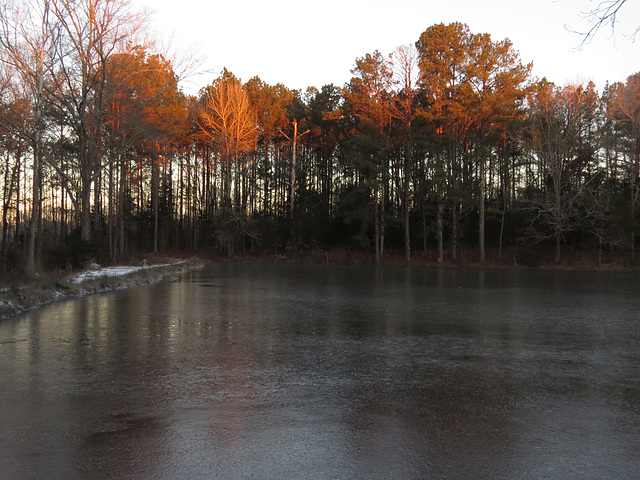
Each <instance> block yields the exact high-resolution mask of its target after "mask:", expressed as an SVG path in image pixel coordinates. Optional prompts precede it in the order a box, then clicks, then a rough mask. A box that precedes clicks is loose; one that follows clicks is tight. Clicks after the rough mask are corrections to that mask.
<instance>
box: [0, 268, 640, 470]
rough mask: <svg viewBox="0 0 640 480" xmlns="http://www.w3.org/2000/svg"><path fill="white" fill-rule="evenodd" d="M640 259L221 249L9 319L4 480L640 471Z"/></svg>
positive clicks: (0, 357)
mask: <svg viewBox="0 0 640 480" xmlns="http://www.w3.org/2000/svg"><path fill="white" fill-rule="evenodd" d="M639 287H640V276H638V274H636V273H609V272H606V273H605V272H594V273H582V272H581V273H577V272H542V271H507V270H504V271H502V270H473V269H423V268H384V269H376V268H374V267H334V266H330V267H324V266H300V265H238V264H224V265H214V266H211V267H207V268H205V269H203V270H200V271H193V272H189V273H186V274H182V275H181V276H180V277H174V278H172V279H167V280H166V281H163V282H161V283H159V284H156V285H151V286H146V287H140V288H134V289H129V290H122V291H117V292H110V293H106V294H99V295H93V296H88V297H83V298H77V299H72V300H66V301H63V302H60V303H56V304H52V305H48V306H46V307H44V308H42V309H40V310H38V311H34V312H29V313H26V314H23V315H21V316H18V317H15V318H12V319H8V320H3V321H1V322H0V479H29V478H42V479H45V478H46V479H58V478H59V479H67V478H87V479H88V478H92V479H93V478H119V479H120V478H136V479H137V478H150V479H151V478H153V479H174V478H188V479H200V478H202V479H205V478H206V479H208V478H215V479H227V478H228V479H248V478H252V479H254V478H255V479H283V478H292V479H307V478H308V479H316V478H317V479H462V478H477V479H538V478H549V479H603V478H615V479H636V478H638V475H639V473H638V472H640V295H639V293H640V289H639Z"/></svg>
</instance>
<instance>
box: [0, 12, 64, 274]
mask: <svg viewBox="0 0 640 480" xmlns="http://www.w3.org/2000/svg"><path fill="white" fill-rule="evenodd" d="M58 39H59V35H58V31H57V29H56V28H55V27H54V24H53V22H52V20H51V4H50V1H49V0H32V1H29V2H26V3H25V2H20V3H18V2H13V1H7V2H5V3H3V4H2V15H0V46H1V47H2V49H3V53H4V54H3V55H1V56H0V59H1V61H2V62H3V63H4V64H5V65H6V66H7V67H8V68H9V69H10V71H12V72H13V73H14V75H15V77H14V82H13V87H14V97H15V96H16V95H20V96H23V97H24V98H26V99H27V101H28V102H29V104H30V107H31V108H30V110H31V112H30V116H31V121H30V122H28V123H27V124H26V125H24V124H23V125H15V124H13V125H11V126H12V127H13V129H14V131H15V132H16V133H17V134H18V135H19V136H20V137H22V138H23V139H24V140H26V141H27V142H28V143H29V144H30V146H31V153H32V155H33V175H32V178H33V182H32V192H31V193H32V208H31V218H30V221H29V231H28V236H27V251H26V262H25V273H26V275H27V276H28V277H31V276H33V275H34V274H35V270H36V258H35V244H36V230H37V227H38V219H39V218H40V209H41V203H42V198H41V192H40V184H41V174H42V163H43V155H44V148H43V137H44V133H45V129H46V125H45V121H44V116H45V104H46V102H47V98H46V92H45V86H46V82H47V72H48V71H50V69H51V68H52V65H53V64H54V63H55V62H56V55H57V54H56V51H55V48H56V46H57V42H58ZM18 91H21V94H18V93H17V92H18Z"/></svg>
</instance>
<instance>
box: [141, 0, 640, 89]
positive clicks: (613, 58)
mask: <svg viewBox="0 0 640 480" xmlns="http://www.w3.org/2000/svg"><path fill="white" fill-rule="evenodd" d="M134 1H138V2H141V3H140V5H148V8H149V9H150V10H151V11H152V12H154V13H153V15H152V27H154V28H155V29H156V31H157V35H158V36H159V37H163V38H168V37H172V38H173V40H172V43H173V44H174V45H175V46H176V47H179V48H191V47H195V48H197V49H198V50H199V52H200V55H202V57H203V58H204V59H205V60H204V65H205V68H207V69H208V70H209V72H208V73H206V74H204V75H201V76H199V77H196V78H194V79H193V80H192V82H191V83H190V84H185V85H184V89H185V91H187V92H188V93H195V92H197V90H198V89H199V88H200V87H202V86H205V85H207V84H209V83H211V82H212V81H213V79H214V78H216V77H217V76H218V74H219V73H220V71H221V70H222V69H223V67H226V68H227V69H228V70H230V71H231V72H233V73H234V74H235V75H236V76H237V77H239V78H240V79H241V80H242V81H243V82H244V81H247V80H249V79H250V78H251V77H253V76H256V75H257V76H259V77H260V78H261V79H262V80H263V81H264V82H266V83H269V84H276V83H282V84H284V85H285V86H286V87H288V88H291V89H300V90H305V89H306V88H307V87H310V86H315V87H318V88H319V87H322V86H323V85H325V84H329V83H333V84H335V85H337V86H339V87H341V86H343V85H344V84H345V83H346V82H348V81H349V79H350V78H351V69H352V68H353V65H354V63H355V60H356V58H358V57H362V56H364V55H366V54H367V53H371V52H373V51H374V50H379V51H380V52H381V53H382V54H383V55H385V56H387V55H388V54H389V53H391V52H392V51H393V50H394V49H395V48H396V47H398V46H400V45H404V44H409V43H415V41H416V40H418V38H419V37H420V34H421V33H422V32H423V31H425V30H426V29H427V28H428V27H429V26H431V25H433V24H436V23H445V24H448V23H451V22H456V21H457V22H461V23H466V24H467V25H468V26H469V29H470V31H471V33H489V34H491V37H492V39H493V40H494V41H497V40H502V39H504V38H509V39H510V40H511V41H512V43H513V45H514V48H515V49H516V50H518V51H519V52H520V58H521V60H522V62H523V63H528V62H530V61H532V62H533V65H534V66H533V74H534V75H535V76H536V77H538V78H542V77H543V76H546V77H547V78H548V79H549V80H551V81H553V82H555V83H557V84H559V85H565V84H567V83H575V82H586V81H589V80H592V81H594V82H595V83H596V85H597V87H598V88H599V89H602V87H603V86H604V85H605V82H606V81H607V80H608V81H609V82H610V83H613V82H616V81H624V80H625V79H626V78H627V76H629V75H631V74H633V73H636V72H638V71H640V34H639V35H638V38H637V39H636V41H635V42H633V41H632V40H630V39H629V38H627V35H628V34H630V33H633V31H634V30H635V29H636V28H637V26H638V25H640V2H639V1H637V0H628V2H627V4H625V5H624V7H623V10H622V11H621V14H620V17H619V19H618V20H619V23H618V25H617V26H616V35H615V38H612V37H611V30H610V28H606V29H603V30H602V31H601V32H600V33H599V34H598V36H597V38H595V39H594V40H593V41H592V42H591V43H590V44H587V45H585V46H584V47H583V48H582V50H580V51H576V48H577V47H578V46H579V45H580V42H581V40H582V38H581V37H580V36H579V35H577V34H575V33H571V32H570V31H568V29H567V26H570V27H572V28H573V29H575V30H578V31H586V30H588V28H589V23H588V22H587V21H586V20H584V19H583V16H582V15H581V13H582V12H586V11H588V10H590V9H593V8H595V7H596V6H597V4H598V3H599V1H600V0H442V1H432V0H421V1H419V0H393V1H379V0H316V1H307V2H304V1H301V0H298V1H293V0H271V1H264V0H263V1H259V0H244V1H242V0H228V1H226V2H222V1H217V0H209V1H207V0H134Z"/></svg>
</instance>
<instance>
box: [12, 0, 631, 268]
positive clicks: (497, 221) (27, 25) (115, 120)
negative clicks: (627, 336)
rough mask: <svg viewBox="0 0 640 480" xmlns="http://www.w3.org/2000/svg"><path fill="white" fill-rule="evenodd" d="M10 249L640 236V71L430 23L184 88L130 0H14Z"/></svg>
mask: <svg viewBox="0 0 640 480" xmlns="http://www.w3.org/2000/svg"><path fill="white" fill-rule="evenodd" d="M1 7H2V12H1V23H0V46H1V51H0V58H1V63H0V65H1V70H0V154H1V161H0V189H1V191H2V198H1V205H2V210H1V215H2V225H1V232H2V233H1V238H0V259H1V262H2V265H1V266H0V268H2V269H4V270H5V271H24V272H26V273H27V274H28V275H33V274H34V272H36V271H37V270H38V269H42V268H44V269H52V268H72V267H78V266H80V265H82V263H83V262H86V261H88V259H90V258H94V259H96V260H98V261H100V262H105V263H116V262H118V261H122V260H123V259H128V258H129V257H131V256H132V255H135V254H137V253H140V252H166V251H187V250H188V251H195V250H201V249H210V250H213V251H217V252H221V253H224V254H227V255H234V254H236V253H238V252H247V251H265V250H266V251H289V252H295V251H300V250H303V249H311V248H331V247H347V248H350V249H360V250H364V251H369V252H371V253H372V255H374V256H375V259H376V261H378V262H381V261H383V259H384V256H385V253H387V254H388V252H389V250H393V251H402V252H404V256H405V258H406V259H407V260H410V259H411V257H412V255H413V256H415V255H431V256H432V257H433V258H434V259H435V258H437V259H438V260H439V261H444V260H447V259H451V260H456V259H458V258H459V256H460V252H461V251H462V248H465V251H469V249H473V250H474V251H476V252H477V257H476V258H477V260H478V261H480V262H483V261H485V260H486V258H487V246H489V247H491V252H492V253H493V252H496V253H495V255H497V258H496V259H495V260H501V261H507V260H510V259H508V258H506V253H503V252H506V248H507V247H511V246H514V245H523V246H527V245H529V246H532V245H536V244H542V245H549V246H550V247H552V248H553V250H552V251H553V252H555V253H554V260H555V261H556V262H560V261H561V258H562V257H561V255H562V251H563V249H566V248H567V247H568V246H570V247H571V248H586V249H591V250H592V251H597V252H606V251H610V250H616V251H620V252H626V253H627V254H628V259H629V262H630V263H631V264H633V263H634V262H635V252H636V248H637V240H636V232H637V231H638V226H639V220H640V218H639V212H638V210H639V208H638V206H639V205H638V202H639V189H640V179H639V174H640V171H639V169H640V148H639V146H640V143H639V141H638V136H639V134H640V128H639V126H640V75H638V74H636V75H633V76H631V77H629V78H628V79H627V80H626V82H624V83H622V82H621V83H615V84H613V85H607V86H606V88H605V89H604V91H603V92H602V93H601V94H599V92H597V91H596V88H595V86H594V85H593V84H592V83H589V84H586V85H567V86H562V87H561V86H558V85H555V84H553V83H550V82H548V81H546V80H545V79H542V80H537V79H533V78H532V77H531V75H530V72H531V64H523V63H522V62H521V60H520V58H519V55H518V52H517V51H516V50H515V49H514V47H513V45H512V44H511V43H510V42H509V41H508V40H501V41H495V40H493V39H492V38H491V37H490V35H488V34H475V33H472V32H470V31H469V29H468V27H467V26H466V25H463V24H460V23H452V24H449V25H444V24H438V25H433V26H431V27H429V28H427V29H426V30H425V31H424V32H423V33H422V35H421V36H420V38H419V39H418V40H417V41H416V43H415V44H414V45H407V46H402V47H399V48H398V49H396V50H395V51H394V52H392V53H391V55H389V56H388V57H387V56H384V55H382V54H381V53H380V52H378V51H374V52H373V53H368V54H366V55H364V56H362V57H360V58H357V59H355V62H354V67H353V70H352V75H353V77H352V79H351V80H350V82H349V83H348V84H346V85H344V86H342V87H339V86H336V85H332V84H331V85H325V86H323V87H322V88H320V89H317V88H314V87H310V88H308V89H307V90H306V91H304V92H302V91H298V90H290V89H288V88H286V87H285V86H284V85H282V84H277V85H268V84H266V83H264V82H263V81H262V80H260V79H259V78H258V77H255V78H251V79H249V80H248V81H246V82H244V83H243V82H242V81H241V80H240V79H238V78H236V77H235V76H234V75H233V74H232V73H231V72H229V71H226V70H225V71H223V72H222V73H221V74H220V76H219V77H218V78H216V79H214V80H213V82H212V83H211V84H210V85H208V86H207V87H205V88H203V89H202V90H201V91H200V93H199V94H198V95H197V96H189V95H185V94H184V93H183V92H182V91H181V89H180V87H179V82H180V75H179V74H177V73H176V71H175V62H172V61H170V60H169V59H167V58H166V57H165V56H163V55H161V54H159V53H157V52H155V51H154V49H153V48H152V46H150V45H149V44H148V42H147V43H145V42H144V41H142V40H141V39H142V38H143V37H142V36H141V32H143V27H144V22H145V17H144V15H142V14H139V13H135V12H134V11H133V10H132V8H131V5H130V4H129V3H127V1H126V0H117V1H114V0H30V1H29V2H27V3H25V2H23V1H21V2H17V1H16V2H14V1H13V0H2V3H1Z"/></svg>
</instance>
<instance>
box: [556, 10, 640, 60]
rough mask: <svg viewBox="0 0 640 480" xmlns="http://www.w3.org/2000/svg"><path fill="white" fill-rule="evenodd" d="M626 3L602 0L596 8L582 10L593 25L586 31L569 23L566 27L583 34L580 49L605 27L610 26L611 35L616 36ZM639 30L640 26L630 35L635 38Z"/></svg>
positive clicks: (583, 14)
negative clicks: (576, 28) (617, 26)
mask: <svg viewBox="0 0 640 480" xmlns="http://www.w3.org/2000/svg"><path fill="white" fill-rule="evenodd" d="M590 1H591V0H590ZM625 3H627V0H600V1H598V2H596V6H595V8H591V9H590V10H586V11H584V12H582V16H583V17H584V18H585V19H586V20H587V21H588V22H589V23H590V24H591V27H590V28H589V29H587V30H586V31H584V30H583V31H579V30H575V29H573V28H571V27H570V26H568V25H567V26H566V28H567V29H568V30H569V31H571V32H573V33H577V34H579V35H581V36H582V41H581V42H580V45H579V46H578V49H581V48H582V47H583V46H584V45H586V44H587V43H589V42H591V40H593V39H594V38H595V36H596V35H598V33H599V32H600V30H602V29H603V28H610V30H611V36H612V37H615V33H616V25H617V24H618V21H619V20H618V18H619V16H620V12H621V10H622V7H623V6H624V5H625ZM638 31H640V27H637V28H636V29H635V30H634V31H633V33H631V34H630V35H629V36H630V37H631V38H632V39H634V40H635V37H636V35H637V34H638Z"/></svg>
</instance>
